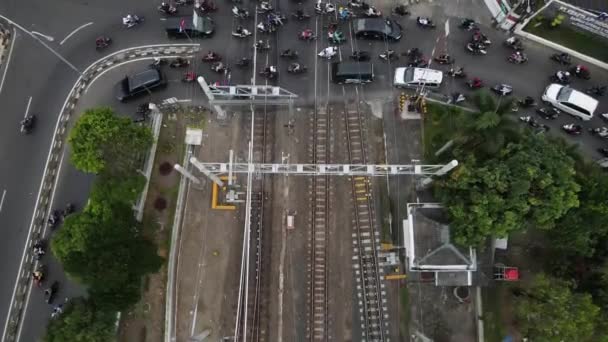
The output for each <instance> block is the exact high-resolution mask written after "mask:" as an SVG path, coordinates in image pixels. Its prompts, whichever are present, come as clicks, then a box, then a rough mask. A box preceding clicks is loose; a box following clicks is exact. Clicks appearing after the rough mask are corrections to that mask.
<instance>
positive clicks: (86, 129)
mask: <svg viewBox="0 0 608 342" xmlns="http://www.w3.org/2000/svg"><path fill="white" fill-rule="evenodd" d="M152 140H153V137H152V133H151V132H150V130H149V129H148V128H147V127H143V126H139V125H137V124H135V123H133V122H132V120H131V119H129V118H126V117H120V116H118V115H116V114H115V113H114V111H113V110H112V109H111V108H107V107H101V108H94V109H89V110H86V111H85V112H84V113H83V114H82V116H81V117H80V118H79V119H78V121H76V124H75V125H74V128H72V130H71V132H70V135H69V137H68V142H69V144H70V148H71V154H70V156H71V161H72V164H73V165H74V166H75V167H76V168H77V169H78V170H80V171H83V172H88V173H95V174H99V173H101V172H106V173H109V174H115V175H123V174H129V173H131V172H132V171H134V170H135V169H136V168H137V167H138V166H139V164H140V160H139V158H138V156H140V155H141V154H142V153H143V152H146V151H147V149H148V148H149V147H150V145H151V144H152Z"/></svg>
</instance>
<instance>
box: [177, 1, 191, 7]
mask: <svg viewBox="0 0 608 342" xmlns="http://www.w3.org/2000/svg"><path fill="white" fill-rule="evenodd" d="M186 5H194V0H175V6H186Z"/></svg>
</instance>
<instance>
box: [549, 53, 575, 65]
mask: <svg viewBox="0 0 608 342" xmlns="http://www.w3.org/2000/svg"><path fill="white" fill-rule="evenodd" d="M551 60H553V61H556V62H558V63H559V64H561V65H570V64H572V57H570V55H569V54H567V53H565V52H564V53H554V54H553V55H551Z"/></svg>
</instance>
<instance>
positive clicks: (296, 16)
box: [291, 11, 310, 21]
mask: <svg viewBox="0 0 608 342" xmlns="http://www.w3.org/2000/svg"><path fill="white" fill-rule="evenodd" d="M291 17H292V18H294V19H296V20H299V21H304V20H308V19H310V15H308V14H306V13H304V12H302V11H298V12H293V13H291Z"/></svg>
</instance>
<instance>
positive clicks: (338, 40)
mask: <svg viewBox="0 0 608 342" xmlns="http://www.w3.org/2000/svg"><path fill="white" fill-rule="evenodd" d="M328 38H329V42H330V43H332V44H336V45H339V44H342V43H344V42H346V38H345V37H344V33H342V31H334V32H329V33H328Z"/></svg>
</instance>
